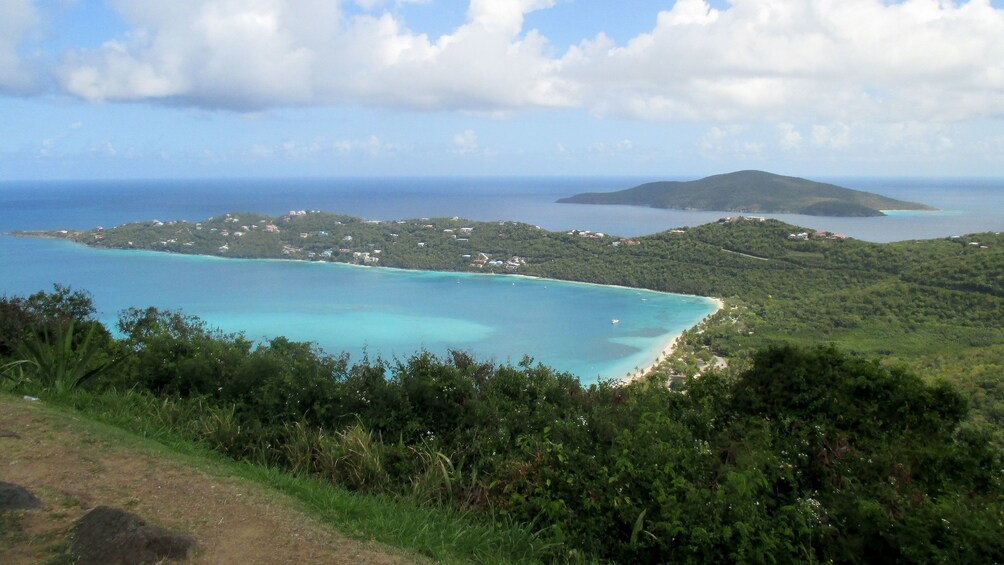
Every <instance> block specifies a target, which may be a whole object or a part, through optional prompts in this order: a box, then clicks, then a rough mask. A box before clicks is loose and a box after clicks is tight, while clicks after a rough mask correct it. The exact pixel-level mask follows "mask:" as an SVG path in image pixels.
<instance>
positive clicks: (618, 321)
mask: <svg viewBox="0 0 1004 565" xmlns="http://www.w3.org/2000/svg"><path fill="white" fill-rule="evenodd" d="M610 323H611V324H614V325H617V324H619V323H621V321H620V320H618V319H617V318H614V319H613V320H610Z"/></svg>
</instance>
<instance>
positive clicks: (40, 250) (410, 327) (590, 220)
mask: <svg viewBox="0 0 1004 565" xmlns="http://www.w3.org/2000/svg"><path fill="white" fill-rule="evenodd" d="M651 180H657V179H652V178H631V177H619V178H614V177H608V178H603V177H592V178H587V177H583V178H575V177H544V178H438V179H437V178H419V179H415V178H386V179H281V180H276V179H219V180H184V181H176V180H160V181H158V180H154V181H144V180H140V181H110V182H105V181H73V182H69V181H67V182H49V183H46V182H5V183H0V232H5V231H11V230H18V229H27V230H30V229H58V228H68V229H75V228H80V229H86V228H91V227H94V226H98V225H104V226H112V225H117V224H121V223H125V222H132V221H139V220H149V219H153V218H159V219H162V220H167V219H187V220H192V221H197V220H201V219H204V218H206V217H208V216H214V215H218V214H221V213H224V212H231V211H240V210H250V211H257V212H263V213H270V214H279V213H284V212H285V211H288V210H293V209H319V210H328V211H333V212H339V213H345V214H352V215H357V216H361V217H365V218H369V219H407V218H416V217H423V216H428V217H449V216H461V217H466V218H470V219H474V220H485V221H490V220H517V221H523V222H527V223H531V224H536V225H540V226H542V227H544V228H546V229H549V230H556V231H562V230H567V229H573V228H577V229H588V230H593V231H602V232H606V233H611V234H617V235H622V236H636V235H644V234H650V233H655V232H658V231H662V230H666V229H670V228H674V227H679V226H685V225H690V226H694V225H699V224H703V223H706V222H712V221H715V220H717V219H718V218H720V217H722V216H727V215H729V214H728V213H725V212H688V211H682V210H656V209H651V208H640V207H631V206H588V205H569V204H556V203H555V200H557V199H558V198H560V197H562V196H569V195H572V194H577V193H580V192H591V191H610V190H619V189H623V188H628V187H631V186H634V185H637V184H639V183H641V182H648V181H651ZM818 180H828V181H832V182H836V183H837V184H841V185H844V186H847V187H850V188H856V189H860V190H868V191H872V192H876V193H879V194H883V195H886V196H891V197H893V198H899V199H904V200H911V201H916V202H923V203H926V204H930V205H932V206H935V207H937V208H939V211H937V212H893V213H891V214H890V215H888V216H886V217H878V218H824V217H818V216H812V217H810V216H800V215H791V214H788V215H785V214H774V215H770V216H771V217H776V218H779V219H781V220H784V221H787V222H790V223H793V224H796V225H800V226H805V227H808V228H810V229H818V230H826V231H833V232H838V233H844V234H846V235H848V236H851V237H856V238H860V239H865V240H869V241H897V240H903V239H921V238H935V237H946V236H950V235H956V234H965V233H972V232H979V231H1001V230H1002V229H1004V180H1001V179H861V178H858V179H818ZM54 282H61V283H64V284H69V285H72V286H73V287H74V288H82V289H87V290H89V291H91V292H92V293H93V295H94V298H95V302H96V304H97V306H98V307H99V308H100V310H101V315H102V318H103V319H104V320H105V321H106V322H113V321H114V320H115V318H116V316H117V313H118V312H119V311H120V310H121V309H123V308H126V307H130V306H137V307H145V306H150V305H153V306H158V307H161V308H172V309H178V308H181V309H184V310H185V311H186V312H188V313H191V314H196V315H199V316H201V317H203V318H205V319H206V320H207V321H209V322H210V323H211V324H213V325H215V326H218V327H220V328H222V329H224V330H226V331H241V330H245V331H246V332H247V335H248V336H249V337H253V338H255V339H260V338H264V337H269V336H276V335H285V336H287V337H290V338H292V339H296V340H303V341H316V342H317V343H318V344H320V345H321V346H322V347H323V348H324V349H325V350H327V351H328V352H331V353H339V352H342V351H345V352H348V353H350V354H351V355H352V357H353V358H354V359H359V358H361V356H362V355H364V354H369V355H370V356H371V357H376V356H378V355H380V356H383V357H385V358H392V357H394V356H407V355H410V354H412V353H414V352H415V351H416V350H419V349H421V348H425V349H428V350H429V351H432V352H433V353H437V354H441V353H445V352H446V351H447V350H448V349H450V348H458V349H463V350H467V351H469V352H471V353H474V354H475V355H477V356H478V357H480V358H486V359H487V358H494V359H495V360H498V361H512V362H518V361H519V360H520V359H521V358H522V356H523V355H524V354H526V355H531V356H533V357H534V358H535V359H536V360H537V361H540V362H544V363H547V364H550V365H553V366H555V367H557V368H559V369H563V370H567V371H571V372H573V373H575V374H577V375H579V376H580V377H581V378H582V379H583V380H584V381H587V382H588V381H591V380H593V379H595V378H596V376H598V375H602V376H607V377H621V376H623V375H624V374H625V373H627V372H628V371H631V370H632V369H633V368H634V367H636V366H647V365H649V364H650V363H651V362H652V361H653V360H654V359H655V357H656V353H657V351H658V350H660V349H661V348H662V347H663V345H664V344H665V342H666V341H668V339H669V337H670V336H672V335H673V334H675V333H677V332H679V331H681V330H683V329H685V328H687V327H690V326H693V325H694V324H696V323H697V322H698V321H699V320H700V319H701V318H703V317H704V316H705V315H706V314H707V313H709V312H711V311H712V308H713V307H712V306H711V304H710V303H709V302H708V301H706V300H703V299H698V298H692V297H690V298H688V297H672V296H667V295H660V294H654V293H642V292H639V291H634V290H625V289H611V288H598V287H592V286H588V285H569V284H563V283H557V282H548V281H532V280H527V279H519V278H510V277H503V276H500V277H494V278H492V277H484V276H474V275H455V274H441V273H414V272H399V271H392V270H386V269H359V268H352V267H345V266H333V265H320V264H305V263H288V262H266V261H238V260H229V259H228V260H222V259H212V258H198V257H182V256H169V255H158V254H151V253H142V252H117V251H99V250H94V249H88V248H85V247H78V246H73V245H71V244H67V243H65V242H55V241H43V240H26V239H18V238H12V237H0V293H3V294H27V293H31V292H35V291H37V290H40V289H47V288H51V286H52V283H54ZM642 298H646V300H642ZM614 318H617V319H620V320H621V323H620V324H618V325H613V324H611V323H610V320H611V319H614Z"/></svg>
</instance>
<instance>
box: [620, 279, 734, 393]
mask: <svg viewBox="0 0 1004 565" xmlns="http://www.w3.org/2000/svg"><path fill="white" fill-rule="evenodd" d="M702 298H707V299H708V300H710V301H712V302H713V303H714V304H715V311H714V312H712V313H710V314H708V315H707V316H705V317H704V318H703V319H702V320H701V321H700V322H698V323H697V325H700V324H702V323H704V321H705V320H707V319H708V318H710V317H712V316H714V315H715V314H717V313H719V312H721V310H722V308H725V301H724V300H722V299H721V298H713V297H702ZM695 327H696V326H695ZM687 329H690V328H687ZM684 331H687V330H683V331H680V332H677V333H675V334H673V336H672V337H671V338H670V339H669V341H667V342H666V345H665V346H664V347H663V348H662V349H661V350H660V351H659V352H658V354H657V356H656V358H655V360H654V361H653V362H652V364H651V365H649V366H647V367H643V368H641V369H639V370H638V371H635V372H633V373H631V374H630V375H628V376H627V377H624V378H621V379H618V384H619V385H628V384H631V383H633V382H635V381H640V380H642V379H644V378H645V377H647V376H649V375H650V374H652V371H654V370H655V369H656V367H658V366H659V364H660V363H662V361H663V360H664V359H666V358H667V357H669V356H670V355H672V353H673V351H675V350H676V344H677V342H678V341H679V340H680V338H681V337H682V336H683V332H684Z"/></svg>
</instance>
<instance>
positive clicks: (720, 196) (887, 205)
mask: <svg viewBox="0 0 1004 565" xmlns="http://www.w3.org/2000/svg"><path fill="white" fill-rule="evenodd" d="M558 202H559V203H565V204H622V205H629V206H648V207H651V208H675V209H680V210H717V211H725V212H764V213H789V214H805V215H807V216H854V217H858V216H884V215H885V214H883V213H882V210H934V208H931V207H930V206H927V205H925V204H918V203H916V202H906V201H903V200H895V199H893V198H886V197H884V196H880V195H878V194H872V193H870V192H862V191H859V190H852V189H849V188H844V187H841V186H837V185H833V184H827V183H820V182H815V181H811V180H806V179H803V178H797V177H786V176H781V175H775V174H773V173H766V172H763V171H738V172H735V173H727V174H723V175H714V176H710V177H706V178H703V179H700V180H695V181H684V182H681V181H664V182H651V183H647V184H642V185H640V186H636V187H634V188H629V189H627V190H621V191H617V192H602V193H600V192H589V193H583V194H577V195H575V196H570V197H568V198H561V199H559V200H558Z"/></svg>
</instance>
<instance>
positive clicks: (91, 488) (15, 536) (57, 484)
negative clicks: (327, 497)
mask: <svg viewBox="0 0 1004 565" xmlns="http://www.w3.org/2000/svg"><path fill="white" fill-rule="evenodd" d="M88 427H89V426H83V425H81V423H80V421H79V420H76V419H75V418H73V417H72V416H67V415H63V414H60V413H54V412H51V411H48V410H46V409H44V408H43V407H41V406H39V405H38V404H35V403H29V402H27V401H21V400H17V399H14V398H10V397H0V481H4V482H9V483H14V484H17V485H21V486H23V487H25V488H27V489H28V490H30V491H31V492H32V493H33V494H34V495H35V496H37V497H38V498H39V499H40V500H41V501H42V507H41V508H39V509H34V510H15V511H8V512H4V513H2V514H0V563H4V564H9V565H15V564H22V563H23V564H28V563H45V562H47V561H48V562H53V561H55V562H59V561H60V559H61V558H65V556H66V555H67V551H68V548H69V537H70V536H71V535H72V531H73V525H74V523H75V522H77V521H78V520H79V519H80V518H81V517H82V516H83V515H84V514H85V513H86V512H87V511H88V510H90V509H92V508H94V507H96V506H101V505H105V506H113V507H116V508H122V509H126V510H128V511H129V512H131V513H134V514H136V515H138V516H141V517H142V518H143V519H144V520H145V521H147V522H149V523H150V524H153V525H156V526H160V527H163V528H166V529H168V530H171V531H176V532H182V533H184V534H187V535H189V536H191V537H193V538H195V540H196V543H197V549H196V550H195V552H194V553H193V554H192V556H191V557H190V558H189V559H187V560H186V561H187V562H189V563H332V564H340V563H346V564H347V563H353V564H355V563H375V564H384V563H387V564H390V563H414V562H415V561H422V559H420V558H416V556H411V555H406V554H405V553H404V552H402V551H400V550H396V549H393V548H388V547H385V546H382V545H379V544H377V543H375V542H361V541H357V540H353V539H349V538H346V537H344V536H341V535H339V534H338V533H336V532H333V531H332V530H331V528H330V527H328V526H325V525H323V524H321V523H319V522H318V521H317V520H315V519H314V518H312V517H311V516H309V515H307V514H306V513H304V512H302V511H300V510H298V509H297V507H296V503H295V502H294V501H292V500H291V499H289V498H287V497H285V496H284V495H281V494H278V493H276V492H274V491H271V490H268V489H266V488H264V487H262V486H260V485H255V484H251V483H249V482H247V481H244V480H240V479H236V478H230V477H223V476H215V475H213V474H211V473H210V472H208V471H202V470H199V469H195V468H192V467H190V466H186V465H185V464H184V463H183V462H181V461H178V460H175V458H172V457H165V455H164V453H162V452H161V453H158V452H157V450H156V449H154V448H145V447H136V446H135V445H123V444H122V443H120V442H119V441H116V440H115V438H114V434H100V433H93V432H90V431H88ZM126 443H132V442H126Z"/></svg>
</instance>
